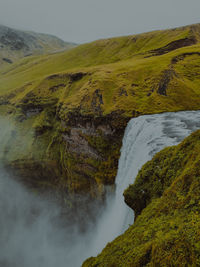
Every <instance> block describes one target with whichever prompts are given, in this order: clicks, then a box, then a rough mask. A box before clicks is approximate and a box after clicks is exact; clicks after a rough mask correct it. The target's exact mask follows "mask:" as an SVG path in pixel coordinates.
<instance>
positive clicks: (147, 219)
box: [83, 131, 200, 267]
mask: <svg viewBox="0 0 200 267" xmlns="http://www.w3.org/2000/svg"><path fill="white" fill-rule="evenodd" d="M124 196H125V201H126V202H127V203H128V205H129V206H130V207H131V208H133V209H134V210H135V211H136V215H137V217H136V220H135V223H134V224H133V225H132V226H130V227H129V229H128V230H127V231H126V232H125V233H124V234H123V235H121V236H119V237H118V238H116V239H115V240H114V241H113V242H111V243H109V244H108V245H107V246H106V248H105V249H104V250H103V251H102V253H101V254H99V255H98V256H97V257H96V258H90V259H88V260H87V261H86V262H85V263H84V264H83V267H94V266H95V267H97V266H98V267H101V266H102V267H103V266H104V267H111V266H112V267H114V266H116V267H120V266H124V267H130V266H131V267H133V266H199V265H200V131H197V132H195V133H193V134H192V135H190V136H189V137H188V138H186V139H185V140H184V141H183V142H182V143H181V144H179V145H178V146H174V147H169V148H166V149H164V150H162V151H161V152H159V153H158V154H156V155H155V156H154V158H153V159H152V160H151V161H149V162H147V163H146V164H145V165H144V166H143V167H142V169H141V170H140V171H139V173H138V176H137V178H136V181H135V183H134V184H133V185H131V186H129V188H128V189H127V190H126V191H125V192H124Z"/></svg>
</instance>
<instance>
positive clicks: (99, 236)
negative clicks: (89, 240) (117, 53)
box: [92, 111, 200, 255]
mask: <svg viewBox="0 0 200 267" xmlns="http://www.w3.org/2000/svg"><path fill="white" fill-rule="evenodd" d="M197 129H200V111H185V112H176V113H163V114H156V115H145V116H140V117H138V118H134V119H131V120H130V122H129V123H128V125H127V128H126V131H125V135H124V138H123V145H122V148H121V156H120V159H119V166H118V174H117V178H116V195H115V198H114V199H113V200H111V199H109V200H108V206H107V209H106V210H105V212H104V216H103V217H102V219H101V220H100V221H99V224H98V227H97V233H96V236H95V239H94V242H93V246H92V247H93V248H92V253H93V255H96V254H97V253H99V252H101V250H102V249H103V248H104V247H105V246H106V244H107V243H108V242H110V241H112V240H113V239H114V238H115V237H117V236H118V235H120V234H122V233H123V232H124V231H125V230H126V229H127V228H128V226H129V224H131V223H133V220H134V214H133V212H132V210H131V209H129V208H128V206H127V205H126V204H125V203H124V198H123V192H124V190H125V189H126V188H127V187H128V186H129V184H133V182H134V180H135V178H136V176H137V173H138V171H139V169H140V168H141V167H142V166H143V165H144V164H145V163H146V162H147V161H149V160H150V159H151V158H152V157H153V155H154V154H155V153H157V152H159V151H160V150H162V149H163V148H164V147H167V146H172V145H176V144H178V143H179V142H180V141H182V140H183V139H184V138H185V137H186V136H188V135H189V134H190V133H192V132H193V131H195V130H197Z"/></svg>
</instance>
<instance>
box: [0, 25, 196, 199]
mask: <svg viewBox="0 0 200 267" xmlns="http://www.w3.org/2000/svg"><path fill="white" fill-rule="evenodd" d="M199 66H200V25H199V24H196V25H191V26H186V27H182V28H176V29H172V30H165V31H155V32H150V33H145V34H140V35H134V36H127V37H119V38H112V39H107V40H99V41H96V42H93V43H90V44H84V45H80V46H78V47H75V48H73V49H71V50H69V51H64V52H60V53H54V54H49V55H40V56H30V57H26V58H24V59H22V60H19V61H17V62H16V63H14V64H12V65H10V66H7V67H3V68H1V69H0V105H1V107H2V109H4V110H5V109H6V110H7V113H8V114H9V115H10V117H12V118H15V124H16V129H22V128H23V129H24V130H23V131H24V132H26V131H27V132H28V133H29V134H28V136H29V137H30V138H29V139H28V141H26V142H27V143H26V145H25V144H24V146H25V147H26V149H24V150H23V152H22V151H21V150H20V153H17V150H16V153H13V154H12V153H11V152H10V153H9V152H7V151H8V149H7V150H5V157H6V159H7V161H8V162H9V163H10V164H11V165H12V166H13V167H14V168H15V169H17V168H18V169H19V170H20V171H22V172H23V173H24V177H29V175H30V176H31V175H32V172H29V169H33V168H35V167H34V166H35V164H37V166H38V165H39V164H40V162H42V164H41V166H40V168H37V169H38V170H40V171H39V172H38V175H36V174H35V175H34V177H32V179H31V181H37V183H38V182H39V181H40V180H44V177H42V175H43V174H44V173H45V172H44V171H42V170H43V168H44V166H46V167H45V170H46V168H48V170H49V171H48V172H47V173H50V172H51V170H52V173H53V176H54V177H51V179H49V180H51V182H49V183H48V177H46V178H45V182H44V183H43V184H45V185H46V184H49V185H50V186H51V185H52V181H54V182H53V186H56V187H61V188H64V190H69V191H70V192H79V193H80V192H81V193H82V192H83V193H85V192H88V191H89V192H90V193H91V195H92V196H95V197H96V195H98V194H100V195H102V194H103V192H104V189H105V188H104V185H105V184H113V183H114V180H115V175H116V170H117V164H118V157H119V151H120V147H121V140H122V137H123V132H124V129H125V127H126V124H127V121H128V120H129V119H130V118H131V117H135V116H138V115H141V114H154V113H160V112H165V111H179V110H197V109H199V107H200V106H199V103H200V87H199V83H200V68H199ZM30 129H31V130H30ZM16 131H17V133H19V134H17V136H18V138H14V134H13V135H11V137H10V139H9V145H10V144H12V146H9V147H10V149H12V148H13V147H15V148H16V149H17V148H18V145H17V141H16V140H20V133H21V132H20V131H18V130H16ZM25 140H26V139H25ZM45 164H46V165H45ZM23 166H24V168H23ZM28 166H29V167H28ZM55 169H57V170H58V173H56V174H54V170H55ZM20 175H21V174H20ZM35 176H37V177H38V178H37V179H36V178H35ZM29 178H30V177H29Z"/></svg>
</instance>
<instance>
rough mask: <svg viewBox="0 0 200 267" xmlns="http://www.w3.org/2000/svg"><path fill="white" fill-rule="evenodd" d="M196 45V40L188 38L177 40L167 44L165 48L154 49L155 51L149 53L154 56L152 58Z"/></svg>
mask: <svg viewBox="0 0 200 267" xmlns="http://www.w3.org/2000/svg"><path fill="white" fill-rule="evenodd" d="M196 43H197V40H196V38H195V37H193V36H192V37H190V38H188V37H187V38H183V39H179V40H175V41H173V42H171V43H169V44H167V45H166V46H163V47H161V48H158V49H155V50H151V51H150V52H151V53H152V54H153V55H154V56H160V55H163V54H166V53H169V52H171V51H173V50H176V49H178V48H181V47H185V46H191V45H194V44H196Z"/></svg>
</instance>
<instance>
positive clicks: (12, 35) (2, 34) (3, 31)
mask: <svg viewBox="0 0 200 267" xmlns="http://www.w3.org/2000/svg"><path fill="white" fill-rule="evenodd" d="M74 46H75V45H74V44H72V43H66V42H64V41H62V40H61V39H59V38H57V37H55V36H52V35H48V34H41V33H35V32H26V31H19V30H16V29H12V28H9V27H6V26H3V25H0V68H1V67H3V66H4V65H10V64H12V63H13V62H15V61H17V60H18V59H20V58H23V57H28V56H31V55H39V54H47V53H51V52H55V51H59V50H66V49H69V48H72V47H74Z"/></svg>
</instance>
